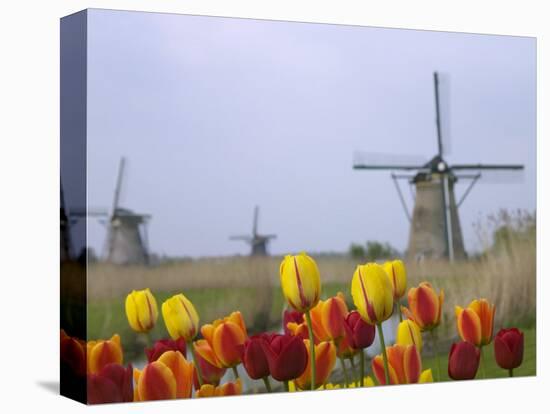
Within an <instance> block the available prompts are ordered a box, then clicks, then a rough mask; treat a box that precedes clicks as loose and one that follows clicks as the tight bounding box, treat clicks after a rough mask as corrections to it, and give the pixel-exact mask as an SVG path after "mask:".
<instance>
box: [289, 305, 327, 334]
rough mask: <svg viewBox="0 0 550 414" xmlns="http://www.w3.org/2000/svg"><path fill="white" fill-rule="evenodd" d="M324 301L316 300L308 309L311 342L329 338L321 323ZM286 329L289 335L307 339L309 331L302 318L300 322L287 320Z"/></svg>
mask: <svg viewBox="0 0 550 414" xmlns="http://www.w3.org/2000/svg"><path fill="white" fill-rule="evenodd" d="M324 303H325V302H323V301H322V300H320V301H319V302H317V305H315V306H314V307H313V308H312V309H311V310H310V311H309V313H310V317H311V328H312V331H313V342H314V343H316V344H318V343H320V342H323V341H328V340H330V337H329V334H328V333H327V331H326V330H325V327H324V325H323V307H324ZM287 330H288V332H289V333H290V334H291V335H295V336H300V337H302V338H303V339H309V331H308V327H307V322H306V321H304V320H303V319H302V322H299V323H298V322H288V323H287Z"/></svg>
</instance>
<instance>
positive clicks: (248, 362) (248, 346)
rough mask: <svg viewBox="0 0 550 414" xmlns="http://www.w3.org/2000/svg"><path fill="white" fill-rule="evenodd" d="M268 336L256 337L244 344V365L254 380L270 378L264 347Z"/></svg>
mask: <svg viewBox="0 0 550 414" xmlns="http://www.w3.org/2000/svg"><path fill="white" fill-rule="evenodd" d="M265 337H266V334H261V335H254V336H252V337H250V338H249V339H247V341H246V342H245V344H244V355H243V365H244V368H245V369H246V372H247V373H248V376H249V377H250V378H252V379H256V380H257V379H261V378H265V377H268V376H269V363H268V362H267V357H266V356H265V352H264V349H263V347H262V341H264V340H265Z"/></svg>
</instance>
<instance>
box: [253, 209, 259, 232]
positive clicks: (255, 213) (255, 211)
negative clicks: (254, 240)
mask: <svg viewBox="0 0 550 414" xmlns="http://www.w3.org/2000/svg"><path fill="white" fill-rule="evenodd" d="M259 215H260V208H259V207H258V206H255V207H254V221H253V223H252V236H253V237H255V236H256V235H257V234H258V217H259Z"/></svg>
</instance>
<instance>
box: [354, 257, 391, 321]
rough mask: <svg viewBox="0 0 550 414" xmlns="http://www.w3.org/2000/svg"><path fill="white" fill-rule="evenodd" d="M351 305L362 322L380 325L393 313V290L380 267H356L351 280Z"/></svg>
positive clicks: (372, 265) (374, 265) (370, 265)
mask: <svg viewBox="0 0 550 414" xmlns="http://www.w3.org/2000/svg"><path fill="white" fill-rule="evenodd" d="M351 296H352V297H353V303H354V304H355V307H356V308H357V310H358V311H359V314H360V315H361V317H362V318H363V320H364V321H365V322H367V323H370V324H371V325H375V324H378V323H381V322H383V321H385V320H386V319H388V318H389V317H390V316H391V315H392V313H393V289H392V285H391V283H390V279H389V277H388V275H387V273H386V271H385V270H384V268H383V267H382V266H380V265H379V264H376V263H367V264H365V265H359V266H357V269H356V270H355V273H354V274H353V279H352V280H351Z"/></svg>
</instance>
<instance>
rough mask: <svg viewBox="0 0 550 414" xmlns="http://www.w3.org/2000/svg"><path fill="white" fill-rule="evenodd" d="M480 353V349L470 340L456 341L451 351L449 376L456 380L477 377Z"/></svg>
mask: <svg viewBox="0 0 550 414" xmlns="http://www.w3.org/2000/svg"><path fill="white" fill-rule="evenodd" d="M480 355H481V352H480V350H479V349H478V348H476V347H475V346H474V345H472V344H471V343H470V342H466V341H462V342H458V343H454V344H453V345H452V346H451V350H450V352H449V368H448V372H449V377H451V378H452V379H454V380H467V379H473V378H475V376H476V373H477V369H478V367H479V359H480Z"/></svg>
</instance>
